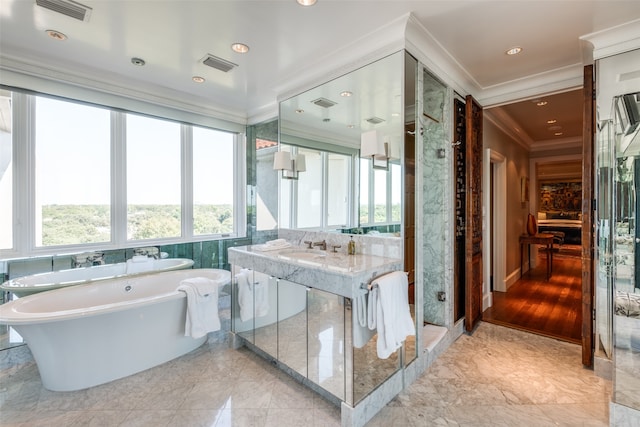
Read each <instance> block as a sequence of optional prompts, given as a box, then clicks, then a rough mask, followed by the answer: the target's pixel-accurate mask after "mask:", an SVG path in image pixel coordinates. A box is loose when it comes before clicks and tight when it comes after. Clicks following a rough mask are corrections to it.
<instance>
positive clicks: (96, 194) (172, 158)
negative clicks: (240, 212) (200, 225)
mask: <svg viewBox="0 0 640 427" xmlns="http://www.w3.org/2000/svg"><path fill="white" fill-rule="evenodd" d="M110 115H111V112H110V111H109V110H107V109H102V108H98V107H90V106H86V105H80V104H74V103H67V102H62V101H58V100H55V99H49V98H44V97H38V98H37V102H36V117H37V120H36V123H37V125H36V129H35V132H36V163H37V166H36V171H38V175H37V176H36V193H37V195H38V203H39V204H42V205H47V204H109V203H110V197H111V196H110V185H111V180H110V163H109V158H110V151H111V149H110V135H111V131H110V128H111V123H110ZM180 128H181V127H180V124H178V123H176V122H170V121H164V120H157V119H153V118H149V117H144V116H138V115H133V114H129V115H128V116H127V125H126V136H127V141H128V143H127V149H126V150H127V152H126V155H127V163H128V165H127V183H128V188H127V200H128V202H129V203H130V204H179V203H180V189H181V179H180V164H181V162H180V156H181V154H180V132H181V130H180ZM193 134H194V148H193V150H194V165H193V167H194V201H195V203H203V204H223V203H224V204H231V203H233V186H232V185H231V183H232V182H233V175H232V173H233V172H232V166H233V161H232V159H233V151H232V144H230V143H229V142H230V141H231V140H232V138H233V135H232V134H230V133H227V132H219V131H214V130H211V129H205V128H197V127H194V132H193ZM61 135H64V137H62V136H61ZM88 159H89V160H88Z"/></svg>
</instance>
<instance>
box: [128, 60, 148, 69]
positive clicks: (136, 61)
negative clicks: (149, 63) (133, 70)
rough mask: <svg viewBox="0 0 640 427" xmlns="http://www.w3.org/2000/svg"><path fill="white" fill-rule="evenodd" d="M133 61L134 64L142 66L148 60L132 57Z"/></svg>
mask: <svg viewBox="0 0 640 427" xmlns="http://www.w3.org/2000/svg"><path fill="white" fill-rule="evenodd" d="M131 63H132V64H133V65H137V66H138V67H142V66H143V65H144V64H146V62H144V59H142V58H131Z"/></svg>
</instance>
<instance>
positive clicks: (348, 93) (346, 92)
mask: <svg viewBox="0 0 640 427" xmlns="http://www.w3.org/2000/svg"><path fill="white" fill-rule="evenodd" d="M351 95H353V93H351V92H349V91H348V90H345V91H342V92H340V96H344V97H348V96H351Z"/></svg>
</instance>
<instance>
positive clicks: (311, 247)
mask: <svg viewBox="0 0 640 427" xmlns="http://www.w3.org/2000/svg"><path fill="white" fill-rule="evenodd" d="M304 243H305V244H306V245H307V248H308V249H313V246H312V245H313V242H312V241H311V240H305V241H304Z"/></svg>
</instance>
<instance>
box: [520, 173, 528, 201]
mask: <svg viewBox="0 0 640 427" xmlns="http://www.w3.org/2000/svg"><path fill="white" fill-rule="evenodd" d="M520 201H521V202H522V203H524V202H528V201H529V178H528V177H526V176H523V177H522V178H520Z"/></svg>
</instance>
